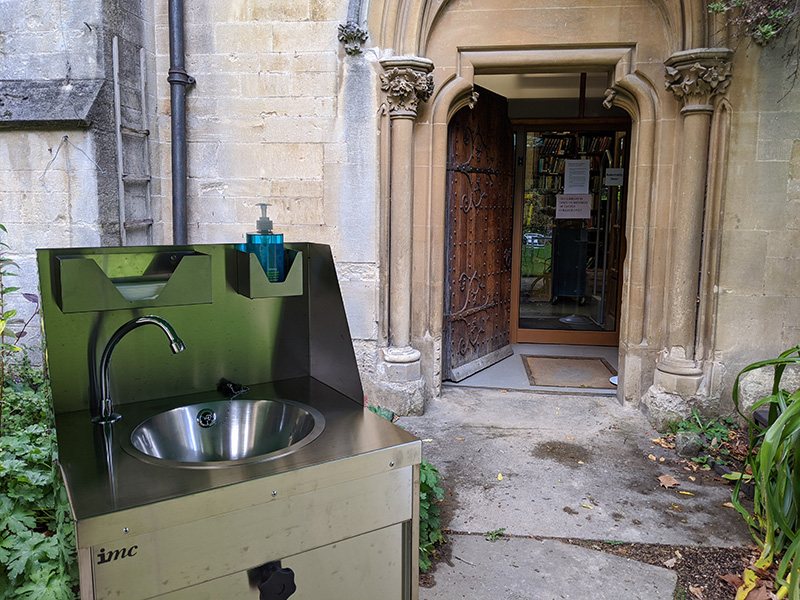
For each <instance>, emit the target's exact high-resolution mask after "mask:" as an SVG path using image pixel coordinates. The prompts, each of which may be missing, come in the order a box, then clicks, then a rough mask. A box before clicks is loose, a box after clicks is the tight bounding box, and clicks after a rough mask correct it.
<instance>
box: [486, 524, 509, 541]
mask: <svg viewBox="0 0 800 600" xmlns="http://www.w3.org/2000/svg"><path fill="white" fill-rule="evenodd" d="M505 530H506V528H505V527H501V528H500V529H495V530H494V531H487V532H486V535H485V536H484V537H485V538H486V540H487V541H489V542H496V541H497V540H499V539H500V538H501V537H503V535H504V533H505Z"/></svg>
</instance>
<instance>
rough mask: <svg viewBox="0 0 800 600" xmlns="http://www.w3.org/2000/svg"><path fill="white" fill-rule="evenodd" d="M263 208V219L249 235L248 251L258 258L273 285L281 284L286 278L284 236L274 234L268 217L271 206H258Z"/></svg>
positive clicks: (259, 220)
mask: <svg viewBox="0 0 800 600" xmlns="http://www.w3.org/2000/svg"><path fill="white" fill-rule="evenodd" d="M258 206H260V207H261V218H260V219H258V221H256V231H254V232H252V233H248V234H247V251H248V252H252V253H253V254H255V255H256V257H257V258H258V262H260V263H261V266H262V267H263V269H264V273H266V274H267V279H269V280H270V281H271V282H273V283H277V282H281V281H283V280H284V278H285V277H286V274H285V273H284V270H283V234H282V233H273V231H272V220H271V219H270V218H269V217H267V206H269V204H263V203H262V204H258Z"/></svg>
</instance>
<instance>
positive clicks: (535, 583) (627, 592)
mask: <svg viewBox="0 0 800 600" xmlns="http://www.w3.org/2000/svg"><path fill="white" fill-rule="evenodd" d="M449 543H450V544H451V546H452V548H451V550H452V554H451V562H452V566H450V565H448V564H446V563H439V565H438V566H437V568H436V574H435V581H436V585H434V586H433V587H431V588H420V595H419V597H420V600H445V599H446V600H455V599H457V598H469V599H470V600H484V599H485V600H498V599H500V598H502V599H504V600H555V599H559V600H560V599H562V598H576V599H577V598H579V599H581V600H585V599H586V598H591V599H592V600H670V599H671V598H672V597H673V594H674V592H675V585H676V583H677V580H678V576H677V575H676V574H675V573H673V572H672V571H670V570H669V569H665V568H660V567H654V566H652V565H648V564H645V563H640V562H637V561H634V560H630V559H625V558H621V557H619V556H614V555H612V554H605V553H603V552H598V551H595V550H590V549H588V548H582V547H580V546H573V545H570V544H565V543H562V542H557V541H554V540H535V539H522V538H501V539H500V540H498V541H496V542H488V541H486V540H485V539H484V538H483V537H482V536H474V535H453V536H451V537H450V540H449Z"/></svg>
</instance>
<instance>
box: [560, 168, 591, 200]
mask: <svg viewBox="0 0 800 600" xmlns="http://www.w3.org/2000/svg"><path fill="white" fill-rule="evenodd" d="M564 193H565V194H588V193H589V161H588V160H565V161H564Z"/></svg>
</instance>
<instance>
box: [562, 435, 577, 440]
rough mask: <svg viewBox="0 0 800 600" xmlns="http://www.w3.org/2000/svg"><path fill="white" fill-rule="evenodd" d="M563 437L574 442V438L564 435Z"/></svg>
mask: <svg viewBox="0 0 800 600" xmlns="http://www.w3.org/2000/svg"><path fill="white" fill-rule="evenodd" d="M564 437H565V438H567V439H568V440H574V439H575V438H574V437H570V436H568V435H565V436H564Z"/></svg>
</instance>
